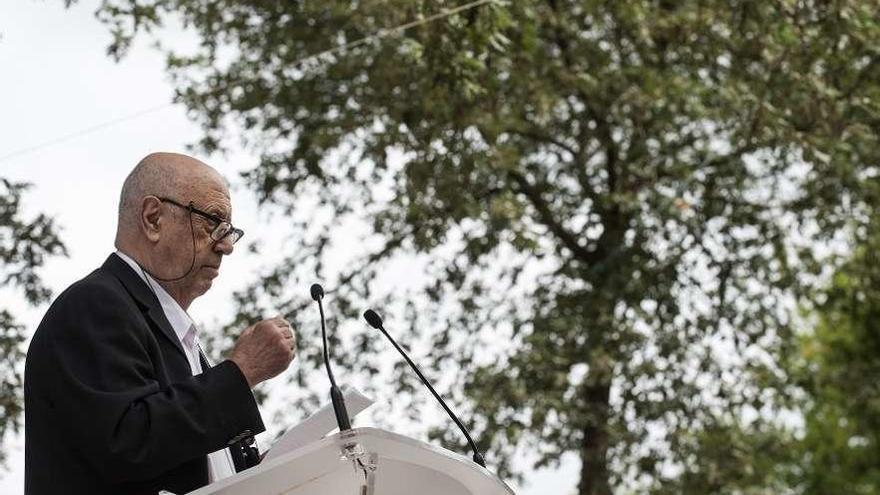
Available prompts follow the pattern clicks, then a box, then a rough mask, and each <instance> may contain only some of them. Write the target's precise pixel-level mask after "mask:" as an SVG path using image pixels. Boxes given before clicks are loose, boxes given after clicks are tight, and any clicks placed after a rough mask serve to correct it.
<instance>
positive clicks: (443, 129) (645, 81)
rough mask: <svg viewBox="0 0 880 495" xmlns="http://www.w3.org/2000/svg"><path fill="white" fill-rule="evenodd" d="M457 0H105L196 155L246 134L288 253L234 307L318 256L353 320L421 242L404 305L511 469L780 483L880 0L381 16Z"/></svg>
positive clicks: (587, 1) (307, 275) (584, 485)
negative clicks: (791, 369)
mask: <svg viewBox="0 0 880 495" xmlns="http://www.w3.org/2000/svg"><path fill="white" fill-rule="evenodd" d="M464 4H465V2H463V1H438V0H432V1H426V0H388V1H382V2H378V1H369V0H366V1H326V2H303V1H288V2H251V1H242V0H219V1H206V0H201V1H190V0H187V1H184V0H136V1H135V0H105V1H104V2H103V4H102V6H101V7H100V9H99V10H98V12H97V15H98V17H99V18H100V19H102V20H103V21H104V22H105V23H107V25H108V27H109V29H110V30H111V32H112V33H113V35H114V41H113V43H112V44H111V46H110V47H109V54H110V55H111V56H114V57H122V56H124V54H125V52H126V49H127V48H128V47H129V46H130V44H131V43H132V40H133V39H135V37H136V36H137V35H138V34H139V33H153V38H154V39H155V40H156V41H157V42H158V44H159V46H160V49H163V50H165V51H166V52H167V55H168V70H169V72H170V74H171V76H172V77H173V78H174V81H175V84H176V85H177V88H178V95H177V100H178V101H179V102H181V103H183V104H184V105H186V107H187V108H188V109H189V111H190V113H191V115H192V116H193V118H195V119H198V121H199V122H200V123H201V124H202V126H203V129H204V138H203V139H202V140H201V141H200V143H199V146H200V148H201V149H202V150H204V151H208V152H211V151H216V150H222V149H223V148H224V147H225V146H226V145H228V144H229V143H231V142H234V141H235V140H237V139H241V141H242V143H243V144H244V145H245V146H246V147H247V148H248V149H250V150H251V151H252V152H253V153H254V154H255V155H258V156H259V157H260V159H259V164H258V165H257V166H255V167H254V168H253V169H251V170H249V171H248V172H246V173H245V175H244V178H245V180H246V182H247V184H248V185H249V186H250V187H251V188H252V189H253V190H254V191H255V192H256V193H257V194H258V197H259V198H260V199H261V201H262V202H263V204H265V205H267V206H273V207H276V208H277V209H278V210H280V211H281V212H283V213H284V214H285V216H283V217H282V218H284V222H285V223H286V224H288V226H289V227H286V228H289V230H290V239H291V240H293V241H294V242H295V244H294V243H293V242H291V246H292V247H290V249H289V251H291V252H293V254H291V255H289V256H286V257H284V258H283V259H282V260H281V261H280V262H279V263H278V264H277V265H276V266H273V267H272V268H271V269H269V270H267V271H266V273H264V276H263V277H262V278H261V279H260V280H257V281H255V282H254V283H253V284H252V285H251V286H249V287H248V288H246V289H244V290H243V291H242V292H240V293H239V294H238V296H237V299H238V303H239V316H238V318H237V320H236V321H235V322H233V323H232V324H231V325H230V326H229V327H228V328H227V330H231V329H233V328H237V327H236V325H238V324H240V323H241V322H243V321H246V320H247V319H248V318H253V317H254V316H257V315H259V314H260V311H261V309H262V308H265V307H268V306H269V305H281V306H282V307H285V308H286V309H287V310H290V311H294V310H295V309H296V308H297V307H298V306H296V305H295V304H293V303H289V302H287V301H289V300H290V299H289V296H290V294H291V290H292V289H291V288H292V287H294V286H299V287H303V286H306V285H307V284H308V282H309V281H311V280H313V279H314V278H315V277H318V278H320V279H324V280H327V282H326V284H325V286H327V287H330V288H332V289H333V298H334V300H335V301H336V305H337V306H338V312H339V318H340V319H341V318H352V317H356V316H357V314H358V311H357V310H358V308H361V307H363V305H364V304H365V302H367V301H369V302H376V301H379V302H383V303H384V304H391V301H394V300H400V299H402V298H403V297H404V296H403V295H402V294H396V295H393V297H392V294H390V291H385V292H384V293H381V294H380V293H377V292H376V291H371V290H370V285H371V283H372V282H373V281H374V280H376V278H377V277H382V276H384V274H385V273H386V271H390V270H393V268H394V266H396V265H395V263H397V265H399V264H400V260H404V261H406V260H409V262H410V263H411V270H413V271H414V272H418V273H420V274H421V275H422V278H423V279H424V280H425V281H427V282H425V283H422V284H421V285H419V284H415V285H416V286H415V287H414V288H413V287H410V288H409V289H410V290H409V292H406V294H407V297H408V298H409V301H408V303H407V304H406V305H404V306H403V307H400V306H393V305H392V306H390V307H393V308H396V309H395V311H396V315H397V318H396V321H403V320H404V318H405V319H406V321H408V322H409V323H410V325H409V329H408V330H409V331H410V333H408V334H407V335H406V336H405V339H406V340H408V341H409V342H419V341H421V342H425V343H426V346H427V348H428V349H429V351H428V352H427V353H426V354H427V356H425V358H427V359H431V360H432V361H433V363H434V368H433V373H434V375H435V376H437V377H442V378H444V379H446V382H445V385H446V387H447V389H449V390H450V391H451V393H452V394H453V396H454V397H456V398H457V399H458V400H465V399H466V403H467V405H468V406H467V410H468V411H470V412H472V413H473V414H467V415H466V416H472V417H473V419H471V420H469V423H470V424H471V426H472V427H473V428H474V429H475V430H476V432H477V433H478V434H477V436H478V437H479V439H480V445H481V447H482V448H484V449H487V450H488V451H489V454H490V455H489V456H488V460H489V462H490V465H492V466H493V468H496V469H499V470H500V471H501V472H502V474H505V475H506V474H509V473H510V470H511V467H512V466H511V464H510V460H511V458H512V456H513V454H514V453H515V452H520V453H528V454H529V455H531V456H533V457H534V460H535V462H536V463H537V465H553V464H555V463H557V462H558V461H559V459H560V457H561V455H562V454H564V453H574V454H575V455H577V456H578V457H579V459H580V460H581V462H582V467H581V472H580V483H579V487H578V493H580V494H581V495H593V494H608V493H611V492H612V491H625V490H636V491H641V492H656V493H664V492H676V490H679V491H678V492H681V490H684V491H688V492H691V493H698V492H699V493H709V492H712V493H730V492H736V491H739V492H742V491H743V490H761V489H766V488H767V487H768V486H771V485H772V484H773V483H775V481H773V480H774V479H777V478H774V477H773V476H759V475H757V474H755V473H760V472H764V471H762V470H761V467H760V466H756V465H754V463H755V462H757V461H756V456H753V455H750V449H754V448H755V445H759V446H760V445H762V444H761V442H760V439H762V438H765V439H766V438H770V439H772V438H773V435H774V433H773V431H774V429H775V428H777V427H778V426H779V425H778V424H777V420H776V413H777V412H779V411H784V410H785V409H786V408H788V407H791V404H792V403H791V401H790V397H788V394H787V393H786V391H787V389H788V387H787V385H788V384H789V376H788V375H789V373H788V369H787V368H786V366H785V365H784V362H783V360H782V358H781V356H788V355H791V353H792V352H794V351H795V350H796V349H797V348H796V347H795V346H794V345H793V344H794V342H795V340H794V339H793V335H792V327H793V319H794V318H793V316H794V315H795V314H796V311H797V309H798V307H799V305H801V304H806V303H805V301H809V299H810V295H811V294H812V291H813V290H814V289H815V288H816V283H817V281H818V280H820V279H821V277H820V275H822V273H823V269H827V268H831V267H833V266H834V255H835V253H837V252H838V250H836V249H833V248H834V246H836V245H837V244H839V243H841V242H844V243H845V239H847V236H848V235H849V234H850V233H851V232H852V231H853V229H855V228H857V227H858V224H859V223H860V222H862V221H863V220H864V218H865V217H866V215H865V212H866V211H868V210H870V209H871V208H872V204H871V203H870V202H869V201H868V199H867V197H866V196H865V195H864V194H863V184H864V182H865V181H866V180H868V179H870V178H871V177H874V176H876V174H877V168H876V166H875V164H877V163H878V154H880V148H878V146H877V144H878V143H877V136H878V135H880V133H878V124H880V93H878V91H880V85H878V81H880V79H878V75H880V68H878V64H877V61H878V55H880V51H878V50H880V48H878V47H880V22H878V17H877V9H876V4H875V2H868V1H854V0H842V1H838V2H822V1H800V0H798V1H796V0H777V1H767V2H756V1H747V0H741V1H736V0H727V1H719V0H700V1H697V0H692V1H671V0H650V1H649V0H638V1H637V0H614V1H607V0H606V1H602V0H517V1H493V2H484V3H483V4H481V5H478V6H476V7H474V8H469V9H467V10H464V11H462V12H458V13H456V14H454V15H450V16H447V17H443V18H441V19H436V20H432V21H431V22H426V23H424V24H420V25H417V26H414V27H411V28H409V29H407V30H405V31H403V32H399V31H388V30H390V29H391V28H394V27H395V26H399V25H402V24H404V23H407V22H411V21H417V20H420V19H422V20H428V19H431V16H433V15H435V14H440V13H442V12H443V10H444V9H450V8H453V7H456V6H461V5H464ZM167 24H171V25H179V24H182V25H183V26H185V27H186V28H188V29H189V30H190V31H191V32H193V33H195V34H196V38H197V46H195V47H190V48H187V49H176V48H175V47H173V46H164V45H163V38H162V36H161V34H157V33H161V31H160V30H159V28H160V27H161V26H163V25H167ZM375 33H382V34H386V35H388V36H385V37H383V38H381V39H377V38H368V39H367V40H366V41H364V42H358V43H356V44H355V46H351V47H349V48H346V49H344V50H338V51H336V52H333V53H325V54H324V55H322V56H321V57H319V58H318V59H314V58H312V59H307V60H305V61H304V60H303V59H304V58H305V57H306V56H308V55H313V54H317V53H320V52H324V51H326V50H332V49H335V48H339V47H342V46H344V45H346V46H347V44H349V43H352V42H356V41H359V40H363V39H364V38H367V37H369V36H371V35H373V34H375ZM358 221H362V222H367V225H368V227H367V228H364V229H359V228H356V227H354V226H357V225H360V224H359V223H358ZM275 222H277V223H279V224H280V223H281V222H280V221H279V220H277V219H276V220H275ZM281 228H285V227H281ZM340 232H344V234H345V235H348V236H349V237H352V236H353V237H356V238H357V239H356V240H355V241H352V239H350V238H348V237H346V240H345V241H344V242H342V244H343V245H342V246H341V247H340V246H339V245H338V244H340V243H339V242H337V243H336V244H334V242H333V240H334V237H333V236H334V235H339V234H340ZM842 239H843V240H842ZM340 249H342V250H343V251H346V250H349V251H351V252H357V253H359V255H358V257H357V258H355V259H352V260H351V261H350V262H347V263H346V264H345V266H344V267H342V268H341V269H340V268H339V267H336V266H330V265H332V263H333V261H332V259H333V258H332V256H333V253H334V252H336V251H339V250H340ZM413 279H418V277H416V276H415V275H414V276H413ZM297 318H299V317H297ZM820 334H821V332H820ZM337 338H338V337H337ZM419 339H422V340H419ZM301 340H302V339H301ZM346 340H347V341H350V342H355V344H354V345H353V346H350V347H349V348H348V349H347V350H346V352H344V353H342V354H341V355H340V356H339V358H340V359H341V360H342V361H343V362H345V363H347V364H348V366H351V367H353V369H356V370H359V371H364V370H365V369H366V371H369V372H371V373H372V372H376V373H379V372H380V371H381V370H380V369H379V367H378V366H375V365H372V367H371V365H368V364H364V363H365V362H369V360H367V359H364V358H363V357H362V356H363V355H364V354H365V353H369V352H374V351H376V349H377V348H378V346H380V345H382V343H381V342H379V341H378V339H377V338H375V335H368V334H367V333H366V332H362V333H356V334H355V335H354V336H351V337H347V338H346ZM303 344H304V348H303V350H302V351H303V354H302V355H301V359H302V360H303V361H305V362H312V363H315V364H317V363H318V361H317V360H318V359H319V355H318V352H317V348H316V347H315V346H314V345H312V346H311V347H309V344H308V343H307V342H303ZM827 358H828V359H832V356H830V355H829V356H828V357H827ZM823 359H824V358H823ZM395 371H396V372H400V374H398V373H393V378H392V382H394V383H396V384H397V385H398V386H399V387H400V388H401V390H405V389H406V387H411V384H410V385H407V384H408V383H409V382H408V381H405V380H404V379H403V378H402V376H403V373H402V372H404V371H405V370H404V369H403V368H400V367H395ZM829 373H830V371H829ZM452 376H454V377H457V378H450V377H452ZM398 377H400V378H399V380H398ZM817 380H818V377H817ZM457 391H463V394H464V396H462V395H461V394H458V393H457ZM815 412H816V414H820V413H821V414H825V413H824V412H822V411H820V410H819V409H817V410H815ZM853 425H854V426H852V427H853V428H855V427H856V426H855V423H853ZM438 431H439V430H438ZM451 433H452V432H451ZM451 433H450V434H446V435H442V434H441V435H442V436H444V441H446V442H448V443H450V444H460V443H461V442H460V441H458V440H455V439H454V438H455V436H454V435H451ZM438 434H440V433H438ZM743 435H744V436H743ZM756 439H757V440H756ZM755 442H757V443H755ZM859 442H862V440H859ZM864 442H868V443H867V444H865V445H866V448H868V447H869V446H875V444H874V443H872V442H874V440H873V439H872V438H867V437H866V438H865V439H864ZM857 443H858V442H857ZM772 444H773V442H772V440H770V441H765V442H764V443H763V445H764V446H766V445H772ZM725 446H727V448H726V447H725ZM701 490H702V491H701Z"/></svg>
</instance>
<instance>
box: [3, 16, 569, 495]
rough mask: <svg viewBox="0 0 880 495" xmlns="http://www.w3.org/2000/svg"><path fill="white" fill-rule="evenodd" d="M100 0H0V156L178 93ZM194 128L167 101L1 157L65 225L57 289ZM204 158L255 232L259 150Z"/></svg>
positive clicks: (98, 254) (531, 485)
mask: <svg viewBox="0 0 880 495" xmlns="http://www.w3.org/2000/svg"><path fill="white" fill-rule="evenodd" d="M95 5H96V2H93V1H83V2H80V3H79V4H76V5H75V6H74V7H73V8H72V9H70V10H65V9H64V8H63V2H62V1H61V0H57V1H39V2H37V1H17V2H12V1H5V2H0V36H2V37H0V68H2V69H0V70H2V75H0V157H6V156H7V155H9V154H11V153H14V152H17V151H20V150H24V149H28V148H32V147H35V146H39V145H40V144H41V143H45V142H47V141H51V140H56V139H57V138H61V137H64V136H68V135H70V134H71V133H75V132H77V131H81V130H84V129H89V128H92V127H93V126H96V125H98V124H102V123H105V122H110V121H114V120H116V119H119V118H121V117H125V116H128V115H132V114H135V113H138V112H140V111H142V110H145V109H150V108H156V107H162V105H164V104H166V103H168V102H170V100H171V96H172V94H173V91H172V88H171V86H170V85H169V84H168V81H167V77H166V76H165V72H164V65H163V60H162V57H161V56H160V55H159V54H157V53H156V52H154V51H152V50H151V49H150V48H149V47H148V46H146V44H145V43H141V44H140V45H138V46H136V47H135V48H134V50H133V51H132V52H131V53H130V54H129V56H128V57H127V58H126V59H125V60H123V61H122V62H121V63H119V64H115V63H113V62H112V61H110V59H108V58H107V57H106V56H105V55H104V53H105V48H106V45H107V44H108V42H109V35H108V34H107V31H106V29H105V28H104V27H103V26H101V25H100V24H99V23H98V22H97V21H96V20H95V19H94V17H93V15H92V12H93V11H94V8H95ZM184 39H185V38H183V37H181V41H184ZM198 136H199V129H198V127H197V126H196V125H194V123H193V122H192V121H190V120H188V119H187V117H186V115H185V112H184V111H183V110H182V109H181V108H179V107H176V106H167V107H163V108H161V109H159V110H156V111H152V112H149V113H146V114H144V115H142V116H140V117H138V118H135V119H131V120H127V121H124V122H119V123H116V124H114V125H110V126H106V127H103V128H102V129H100V130H98V131H96V132H90V133H84V134H82V135H79V136H78V137H75V138H72V139H69V140H64V141H63V142H57V143H55V144H52V145H49V146H42V147H38V149H35V150H32V151H29V152H27V153H23V154H19V155H17V156H13V157H8V158H0V177H4V178H7V179H11V180H17V181H26V182H30V183H32V184H33V186H34V187H33V189H32V190H31V191H30V192H29V193H28V194H27V197H26V209H27V211H28V212H30V213H36V212H45V213H48V214H50V215H52V216H53V217H55V219H56V220H57V222H58V224H59V225H60V226H61V228H62V237H63V240H64V242H65V244H66V245H67V247H68V249H69V251H70V256H69V257H68V258H58V259H53V260H52V261H50V262H49V264H48V266H47V267H46V268H45V269H44V270H43V272H42V273H43V275H44V279H45V281H46V282H47V283H48V285H49V286H50V287H51V288H52V289H53V290H54V291H55V292H56V293H57V292H58V291H60V290H62V289H64V288H65V287H66V286H67V285H69V284H70V283H72V282H73V281H75V280H77V279H79V278H81V277H82V276H84V275H85V274H87V273H88V272H90V271H91V270H93V269H94V268H96V267H97V266H99V265H100V264H101V263H102V262H103V260H104V259H105V258H106V257H107V255H108V254H109V253H110V252H112V249H113V248H112V244H113V235H114V233H115V221H116V218H115V215H116V206H117V202H118V194H119V189H120V186H121V184H122V181H123V179H124V178H125V176H126V174H127V173H128V172H129V171H130V170H131V168H132V167H133V166H134V164H135V163H136V162H137V161H138V160H139V159H140V158H141V157H143V156H144V155H146V154H147V153H149V152H151V151H158V150H164V151H184V146H185V145H186V144H187V143H191V142H193V141H195V140H196V139H197V138H198ZM202 158H206V160H207V161H208V162H209V163H210V164H211V165H213V166H214V167H216V168H217V169H218V170H220V171H221V172H222V173H223V174H224V175H226V177H227V178H228V179H230V180H232V182H233V203H234V207H235V213H234V215H235V216H234V223H235V224H236V225H240V226H241V227H242V228H244V229H245V230H246V231H247V232H248V235H249V236H250V235H253V234H254V233H255V234H257V235H259V231H260V229H259V226H260V222H259V216H258V215H259V213H260V212H259V211H258V208H257V205H256V202H255V201H254V198H253V196H252V195H250V194H249V193H248V191H246V190H245V189H243V188H242V187H240V185H239V184H237V182H236V181H235V178H236V172H237V171H239V170H242V169H245V168H249V167H250V166H252V165H253V163H254V159H253V157H250V156H247V155H244V154H243V153H234V154H232V155H230V156H227V157H225V158H221V157H202ZM263 261H265V260H260V259H255V257H249V256H246V255H244V254H243V253H236V255H233V256H230V257H229V258H227V259H226V260H225V261H224V264H223V268H224V270H223V273H222V274H221V276H220V277H219V278H218V279H217V280H216V281H215V284H214V287H213V288H212V290H211V292H209V293H208V294H207V295H205V296H204V297H202V298H200V299H199V300H197V301H196V302H195V303H194V304H193V306H192V308H191V313H192V315H193V317H194V318H195V319H196V321H199V320H202V321H207V320H211V319H213V318H214V315H215V314H216V311H215V310H214V309H215V308H218V307H226V306H227V304H226V301H228V298H229V296H230V294H231V293H232V291H233V290H235V289H236V288H238V285H237V284H240V283H241V280H242V279H244V278H246V277H245V275H247V274H249V273H251V272H253V270H254V269H255V267H257V266H259V265H261V264H263V263H262V262H263ZM0 296H5V297H3V301H4V305H5V303H7V301H9V297H8V296H9V293H8V291H6V292H5V293H4V292H2V290H0ZM13 307H14V310H15V313H16V315H17V316H18V317H19V319H20V320H21V321H22V322H23V323H24V324H26V326H27V328H28V329H29V331H31V332H32V331H33V329H34V328H35V327H36V325H37V323H38V322H39V319H40V318H41V316H42V313H43V312H44V311H45V309H46V308H45V307H40V308H35V309H32V308H27V307H25V306H23V305H22V304H21V303H20V301H19V302H13ZM383 399H384V400H387V398H382V397H376V400H377V401H380V400H383ZM428 404H430V403H428ZM6 448H7V450H8V452H9V454H10V462H9V470H8V471H7V472H0V493H3V494H16V493H22V491H23V483H24V482H23V470H24V465H23V464H24V463H23V450H24V441H23V438H21V437H19V438H13V439H11V441H8V442H7V443H6ZM578 467H579V463H578V462H577V461H576V459H574V457H573V456H572V457H567V458H566V459H565V462H563V466H562V468H561V469H559V470H544V471H539V472H534V473H530V474H529V475H528V476H527V480H528V484H527V485H526V487H524V488H522V489H521V490H518V493H521V494H522V495H538V494H542V495H543V494H560V495H565V494H567V493H573V492H574V486H575V483H576V482H577V468H578Z"/></svg>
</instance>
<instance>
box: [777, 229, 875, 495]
mask: <svg viewBox="0 0 880 495" xmlns="http://www.w3.org/2000/svg"><path fill="white" fill-rule="evenodd" d="M857 239H858V247H857V250H856V252H855V255H854V256H853V257H852V259H850V260H848V261H847V263H846V264H845V265H844V266H843V267H841V269H840V270H839V271H838V272H837V273H836V274H835V276H834V278H833V283H832V284H831V287H830V289H829V290H828V291H827V292H826V294H825V295H824V297H823V301H822V304H821V305H820V306H819V308H818V309H819V311H818V315H819V318H818V324H817V326H816V329H815V331H814V332H812V333H810V334H807V335H805V336H803V337H802V338H801V344H800V352H799V353H798V354H797V355H796V356H795V359H793V360H792V361H793V376H794V377H795V379H796V383H797V384H798V385H799V386H801V387H802V388H803V390H804V391H805V392H806V397H805V401H806V404H805V407H804V419H805V428H804V438H803V439H802V440H800V442H799V443H798V444H797V446H798V447H799V448H798V449H797V451H798V452H799V458H798V459H797V461H798V465H799V466H800V467H801V469H802V474H801V476H799V477H797V478H796V479H794V480H792V484H793V485H794V486H798V487H800V488H801V491H800V493H805V494H816V495H818V494H824V493H852V494H859V495H867V494H877V493H880V360H878V359H877V356H878V355H880V255H878V253H880V226H878V218H877V217H876V215H874V216H872V219H871V221H870V224H869V226H868V227H867V228H864V229H861V230H860V232H859V235H858V236H857Z"/></svg>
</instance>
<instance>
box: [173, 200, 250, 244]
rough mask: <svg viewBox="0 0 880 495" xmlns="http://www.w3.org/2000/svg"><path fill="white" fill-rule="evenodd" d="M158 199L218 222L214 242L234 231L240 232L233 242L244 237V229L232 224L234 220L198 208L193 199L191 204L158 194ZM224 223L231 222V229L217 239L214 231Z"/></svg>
mask: <svg viewBox="0 0 880 495" xmlns="http://www.w3.org/2000/svg"><path fill="white" fill-rule="evenodd" d="M156 199H158V200H159V201H161V202H163V203H171V204H172V205H174V206H176V207H178V208H183V209H184V210H188V211H189V212H190V213H195V214H196V215H199V216H201V217H203V218H207V219H208V220H211V221H213V222H214V223H216V224H217V225H216V226H215V227H214V229H213V230H212V231H211V239H213V240H214V242H220V241H222V240H223V239H225V238H226V237H227V236H229V235H231V234H233V233H235V234H238V238H233V241H232V243H233V244H235V243H237V242H238V241H240V240H241V238H242V237H244V231H243V230H241V229H238V228H236V227H235V226H234V225H232V222H230V221H228V220H224V219H222V218H220V217H218V216H217V215H214V214H211V213H208V212H207V211H204V210H200V209H198V208H196V206H195V205H194V204H193V202H192V201H190V202H189V205H183V204H181V203H179V202H177V201H175V200H173V199H171V198H165V197H162V196H156ZM224 223H225V224H229V231H227V232H226V233H225V234H223V236H222V237H220V238H219V239H215V238H214V232H217V229H219V228H220V225H221V224H224Z"/></svg>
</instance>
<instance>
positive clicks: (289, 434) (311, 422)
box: [263, 386, 373, 461]
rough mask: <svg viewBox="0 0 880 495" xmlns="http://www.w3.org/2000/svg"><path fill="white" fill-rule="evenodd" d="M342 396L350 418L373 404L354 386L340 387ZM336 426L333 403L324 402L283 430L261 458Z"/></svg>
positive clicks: (304, 442) (316, 437)
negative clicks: (322, 405)
mask: <svg viewBox="0 0 880 495" xmlns="http://www.w3.org/2000/svg"><path fill="white" fill-rule="evenodd" d="M342 396H343V398H344V399H345V409H346V411H347V412H348V417H349V418H351V419H354V417H355V416H357V414H358V413H360V412H361V411H363V410H364V409H366V408H368V407H370V406H371V405H373V399H370V398H369V397H367V396H366V395H364V394H363V393H361V391H360V390H358V389H356V388H354V387H348V386H345V387H342ZM336 427H337V424H336V414H335V413H334V412H333V404H332V403H328V404H325V405H324V407H322V408H320V409H318V410H317V411H315V412H314V413H312V415H311V416H309V417H308V418H306V419H304V420H303V421H302V422H301V423H300V424H298V425H296V426H294V427H293V428H291V429H289V430H287V431H286V432H284V435H282V436H281V438H279V439H278V441H276V442H275V444H274V445H273V446H272V448H271V450H269V452H267V453H266V456H265V457H264V458H263V460H264V461H268V460H271V459H274V458H276V457H278V456H281V455H284V454H286V453H288V452H292V451H293V450H296V449H298V448H300V447H302V446H304V445H307V444H309V443H311V442H314V441H316V440H320V439H321V438H324V436H325V435H326V434H327V433H330V432H331V431H333V429H334V428H336Z"/></svg>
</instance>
